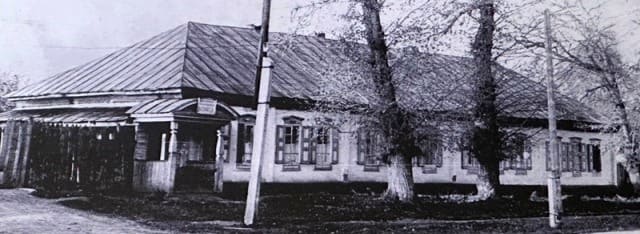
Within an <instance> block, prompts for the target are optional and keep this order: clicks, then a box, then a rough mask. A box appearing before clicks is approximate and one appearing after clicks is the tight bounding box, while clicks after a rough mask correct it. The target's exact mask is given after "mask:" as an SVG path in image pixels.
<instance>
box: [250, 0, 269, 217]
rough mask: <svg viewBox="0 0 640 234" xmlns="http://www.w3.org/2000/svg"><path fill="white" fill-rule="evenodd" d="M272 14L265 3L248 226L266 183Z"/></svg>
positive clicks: (256, 209)
mask: <svg viewBox="0 0 640 234" xmlns="http://www.w3.org/2000/svg"><path fill="white" fill-rule="evenodd" d="M270 11H271V0H264V2H263V5H262V26H261V37H260V45H259V46H258V49H259V50H258V59H257V66H258V67H257V69H256V87H255V89H256V93H255V97H256V105H257V111H256V125H255V128H254V129H253V150H252V153H251V172H250V177H249V190H248V191H247V203H246V207H245V212H244V224H245V225H247V226H248V225H252V224H253V222H254V220H255V217H256V214H257V213H258V202H259V199H260V181H261V180H262V178H261V177H262V176H261V174H262V165H261V164H262V158H263V157H262V156H263V152H264V138H265V135H266V127H267V119H268V114H269V100H270V96H271V71H272V69H273V64H272V61H271V59H269V58H268V57H267V48H268V47H267V42H268V41H269V37H268V36H269V14H270Z"/></svg>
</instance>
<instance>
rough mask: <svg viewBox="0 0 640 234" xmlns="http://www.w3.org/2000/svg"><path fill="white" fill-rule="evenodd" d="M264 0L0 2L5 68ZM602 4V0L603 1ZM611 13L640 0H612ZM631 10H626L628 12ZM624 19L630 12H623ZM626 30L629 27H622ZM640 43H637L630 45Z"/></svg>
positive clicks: (115, 43) (243, 9)
mask: <svg viewBox="0 0 640 234" xmlns="http://www.w3.org/2000/svg"><path fill="white" fill-rule="evenodd" d="M261 2H262V1H261V0H55V1H52V0H49V1H42V0H0V72H11V73H15V74H21V75H24V76H26V77H27V78H29V79H31V80H39V79H43V78H46V77H48V76H50V75H53V74H55V73H57V72H61V71H64V70H66V69H69V68H71V67H74V66H77V65H80V64H82V63H85V62H87V61H89V60H91V59H94V58H97V57H100V56H102V55H105V54H107V53H109V52H111V51H114V50H116V49H117V48H119V47H125V46H128V45H131V44H133V43H135V42H137V41H140V40H144V39H146V38H149V37H151V36H153V35H156V34H158V33H160V32H163V31H166V30H169V29H171V28H173V27H176V26H178V25H181V24H184V23H186V22H187V21H195V22H202V23H210V24H219V25H235V26H246V25H248V24H251V23H256V24H257V23H259V21H260V20H259V19H260V8H261ZM304 2H306V1H305V0H274V1H273V5H272V21H271V25H272V30H274V31H290V30H291V29H292V28H293V27H294V26H295V25H294V24H293V23H291V22H290V11H291V9H292V8H293V7H295V6H297V5H299V4H301V3H304ZM601 2H602V1H601ZM609 3H610V4H608V5H609V6H608V7H609V9H611V11H610V12H611V14H612V16H616V15H620V12H626V11H625V10H627V9H629V8H630V7H631V6H637V5H640V0H613V1H609ZM625 14H626V13H625ZM622 17H625V16H622ZM620 30H621V31H624V27H622V29H620ZM632 44H640V43H638V41H636V42H633V43H629V45H632Z"/></svg>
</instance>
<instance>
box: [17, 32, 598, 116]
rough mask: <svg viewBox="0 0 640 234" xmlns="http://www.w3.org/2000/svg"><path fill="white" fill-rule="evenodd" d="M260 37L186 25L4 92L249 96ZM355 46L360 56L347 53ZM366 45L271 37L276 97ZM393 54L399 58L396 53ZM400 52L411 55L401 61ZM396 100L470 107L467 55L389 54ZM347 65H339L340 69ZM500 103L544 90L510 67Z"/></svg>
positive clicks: (537, 106) (519, 109)
mask: <svg viewBox="0 0 640 234" xmlns="http://www.w3.org/2000/svg"><path fill="white" fill-rule="evenodd" d="M258 42H259V32H257V31H256V30H254V29H252V28H239V27H228V26H216V25H208V24H201V23H193V22H189V23H187V24H184V25H181V26H179V27H176V28H174V29H172V30H169V31H167V32H164V33H161V34H159V35H157V36H154V37H152V38H150V39H148V40H145V41H142V42H139V43H136V44H134V45H132V46H130V47H126V48H123V49H121V50H118V51H115V52H113V53H111V54H109V55H107V56H104V57H102V58H100V59H97V60H94V61H92V62H89V63H87V64H84V65H81V66H78V67H76V68H73V69H70V70H68V71H65V72H62V73H60V74H57V75H55V76H53V77H51V78H49V79H46V80H44V81H42V82H38V83H36V84H33V85H30V86H27V87H25V88H23V89H20V90H18V91H16V92H13V93H11V94H9V95H7V97H8V98H31V97H43V96H48V95H68V94H89V95H90V94H92V93H105V92H106V93H108V92H139V91H159V90H175V89H184V88H193V89H197V90H203V91H210V92H216V93H225V94H235V95H244V96H251V95H253V89H254V81H253V80H254V73H255V64H254V63H255V56H256V51H257V45H258ZM345 44H347V45H351V44H354V45H355V46H354V47H356V49H355V52H354V51H353V50H352V51H349V50H345ZM362 48H363V47H362V45H360V44H356V43H346V42H342V41H337V40H330V39H325V38H321V37H315V36H300V35H293V34H285V33H271V34H270V46H269V57H271V59H273V61H274V64H275V68H274V70H273V76H272V87H273V88H272V96H273V97H286V98H301V99H315V98H317V97H318V94H319V92H320V91H321V88H320V86H321V85H322V84H323V82H325V81H324V80H323V79H326V77H327V76H332V74H335V73H336V72H340V71H341V70H342V69H344V70H348V69H349V68H348V66H349V65H347V64H350V65H354V64H355V66H359V67H360V68H362V67H363V66H367V65H366V64H363V62H364V61H359V62H358V61H355V62H354V58H356V57H361V56H354V55H353V53H358V49H362ZM394 54H395V55H394ZM399 54H403V55H406V54H408V55H409V56H397V55H399ZM390 57H391V59H392V60H394V61H393V66H394V69H393V71H394V77H397V78H399V79H397V80H401V81H402V82H400V83H399V84H398V86H399V87H398V93H399V96H400V97H399V101H400V102H401V104H403V105H405V106H408V107H410V108H420V109H426V110H445V111H448V110H451V109H453V110H460V109H465V108H468V101H469V96H468V95H467V94H468V93H469V92H470V90H471V86H470V84H471V82H472V80H473V79H471V77H472V75H473V71H474V69H473V62H472V60H471V59H470V58H465V57H455V56H445V55H436V54H426V53H419V52H416V51H412V50H406V51H395V52H394V53H392V54H391V56H390ZM341 66H342V67H341ZM496 70H497V72H498V74H497V78H496V79H497V80H498V83H499V84H498V89H499V95H498V97H497V100H498V102H499V103H500V104H501V108H504V110H507V111H505V112H506V113H511V115H513V116H515V117H520V116H522V117H525V118H546V95H545V88H544V87H545V86H543V85H541V84H539V83H537V82H535V81H532V80H530V79H528V78H526V77H523V76H522V75H520V74H518V73H516V72H513V71H511V70H509V69H505V68H502V67H500V66H498V69H496ZM557 104H558V107H559V113H558V117H559V118H560V119H566V120H581V121H591V122H597V120H598V119H599V118H598V115H597V113H596V112H595V111H593V110H592V109H590V108H588V107H586V106H585V105H584V104H582V103H580V102H578V101H576V100H574V99H571V98H568V97H564V96H560V100H559V101H558V102H557Z"/></svg>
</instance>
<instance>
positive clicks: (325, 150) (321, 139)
mask: <svg viewBox="0 0 640 234" xmlns="http://www.w3.org/2000/svg"><path fill="white" fill-rule="evenodd" d="M314 141H315V142H314V143H315V151H316V165H317V166H318V167H326V166H329V167H330V166H331V160H332V158H331V152H332V150H331V131H330V129H328V128H323V127H320V128H316V131H315V137H314Z"/></svg>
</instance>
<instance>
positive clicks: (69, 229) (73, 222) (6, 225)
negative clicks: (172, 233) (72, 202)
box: [0, 189, 163, 233]
mask: <svg viewBox="0 0 640 234" xmlns="http://www.w3.org/2000/svg"><path fill="white" fill-rule="evenodd" d="M0 233H163V232H162V231H161V230H158V229H153V228H151V227H147V226H143V225H141V224H138V223H136V222H134V221H131V220H126V219H122V218H115V217H108V216H105V215H101V214H96V213H94V212H87V211H80V210H75V209H71V208H67V207H64V206H62V205H59V204H57V203H56V200H51V199H42V198H37V197H34V196H31V195H29V191H26V190H21V189H0Z"/></svg>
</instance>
